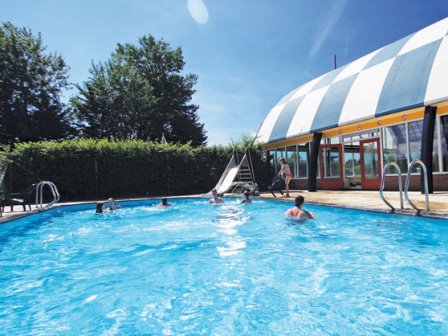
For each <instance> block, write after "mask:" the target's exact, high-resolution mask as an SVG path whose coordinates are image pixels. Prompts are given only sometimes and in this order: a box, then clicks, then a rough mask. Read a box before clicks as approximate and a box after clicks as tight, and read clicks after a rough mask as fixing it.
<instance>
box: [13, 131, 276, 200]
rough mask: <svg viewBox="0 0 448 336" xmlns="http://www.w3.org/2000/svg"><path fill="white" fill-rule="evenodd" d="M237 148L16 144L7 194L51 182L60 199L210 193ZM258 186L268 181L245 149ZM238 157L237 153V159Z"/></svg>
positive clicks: (257, 156)
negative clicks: (42, 181) (35, 183)
mask: <svg viewBox="0 0 448 336" xmlns="http://www.w3.org/2000/svg"><path fill="white" fill-rule="evenodd" d="M234 149H240V148H239V147H238V145H233V146H227V147H222V146H214V147H196V148H193V147H191V146H190V145H172V144H158V143H153V142H144V141H140V140H127V141H108V140H92V139H81V140H67V141H63V142H59V143H56V142H35V143H22V144H18V145H17V146H16V147H15V148H14V150H13V151H12V152H11V153H10V155H9V159H10V160H11V161H12V163H11V164H10V165H9V171H8V173H7V174H6V181H5V182H6V183H5V187H6V191H7V192H11V191H14V192H16V191H19V190H21V189H23V188H25V187H26V186H28V185H30V184H31V183H34V182H37V181H39V180H50V181H52V182H54V183H55V184H56V185H57V187H58V189H59V191H60V193H61V196H62V200H64V201H69V200H86V199H99V198H106V197H110V196H112V197H139V196H159V195H188V194H197V193H204V192H207V191H209V190H210V189H211V188H213V186H214V185H215V184H216V182H217V181H218V180H219V178H220V176H221V174H222V172H223V171H224V169H225V167H226V165H227V163H228V161H229V159H230V157H231V155H232V151H233V150H234ZM250 151H251V156H252V161H253V165H254V170H255V176H256V178H257V182H258V184H259V186H260V187H261V188H265V187H266V185H267V183H269V181H270V178H271V172H270V171H269V167H268V165H267V163H265V162H263V161H262V160H261V149H260V147H258V146H252V148H251V149H250ZM241 155H242V154H240V157H241Z"/></svg>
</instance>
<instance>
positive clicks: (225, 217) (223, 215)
mask: <svg viewBox="0 0 448 336" xmlns="http://www.w3.org/2000/svg"><path fill="white" fill-rule="evenodd" d="M245 209H246V207H244V206H241V205H240V204H235V205H233V204H230V205H227V204H226V205H222V206H221V207H220V209H219V213H218V215H217V216H216V219H217V221H218V223H217V224H216V226H217V227H218V232H220V233H222V234H223V235H224V237H223V243H224V244H225V246H218V247H217V248H216V250H217V251H218V253H219V255H220V256H221V257H229V256H234V255H236V254H238V253H239V252H240V250H242V249H244V248H245V247H246V242H245V241H244V239H243V238H241V237H240V236H238V230H237V227H238V226H240V225H244V224H245V223H246V222H247V221H248V220H249V219H250V216H248V215H245Z"/></svg>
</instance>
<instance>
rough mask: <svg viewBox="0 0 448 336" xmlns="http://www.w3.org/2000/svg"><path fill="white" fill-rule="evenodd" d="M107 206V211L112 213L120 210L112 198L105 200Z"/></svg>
mask: <svg viewBox="0 0 448 336" xmlns="http://www.w3.org/2000/svg"><path fill="white" fill-rule="evenodd" d="M107 205H108V206H109V210H110V211H114V210H117V209H120V208H121V206H120V205H118V204H117V203H115V200H114V199H113V198H109V199H108V200H107Z"/></svg>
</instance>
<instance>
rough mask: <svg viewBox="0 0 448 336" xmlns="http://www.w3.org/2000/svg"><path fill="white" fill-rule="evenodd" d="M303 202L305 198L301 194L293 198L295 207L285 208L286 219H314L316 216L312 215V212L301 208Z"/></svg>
mask: <svg viewBox="0 0 448 336" xmlns="http://www.w3.org/2000/svg"><path fill="white" fill-rule="evenodd" d="M304 202H305V198H304V197H303V196H297V197H296V198H295V200H294V205H295V207H294V208H291V209H288V210H286V212H285V216H286V217H287V218H288V219H294V220H299V221H303V220H306V219H315V218H316V216H314V214H312V213H311V212H308V211H306V210H304V209H302V206H303V203H304Z"/></svg>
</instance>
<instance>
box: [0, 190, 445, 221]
mask: <svg viewBox="0 0 448 336" xmlns="http://www.w3.org/2000/svg"><path fill="white" fill-rule="evenodd" d="M266 195H270V194H267V193H262V194H260V196H257V198H259V199H264V200H272V201H277V202H288V203H290V204H292V201H293V200H294V198H293V197H290V198H271V197H267V196H266ZM239 196H241V195H240V194H227V195H226V196H225V197H239ZM205 197H207V196H204V194H200V195H198V194H196V195H180V196H169V197H168V196H167V198H169V199H170V198H171V199H174V198H205ZM160 199H161V196H157V197H135V198H125V199H119V198H118V199H116V201H117V202H135V201H150V200H160ZM98 202H104V200H103V199H101V200H88V201H77V202H64V203H57V204H55V205H53V206H52V207H51V208H50V209H55V208H60V207H64V206H75V205H86V204H96V203H98ZM306 203H307V204H313V205H319V206H329V207H334V208H340V209H348V210H350V209H351V210H360V211H369V212H375V213H383V214H391V215H401V216H409V217H423V218H432V219H439V220H448V215H445V214H440V213H437V212H432V211H430V212H429V213H427V212H422V213H421V214H420V216H416V214H415V210H409V209H407V210H400V209H397V210H396V211H395V212H391V211H390V210H388V209H379V208H374V207H368V206H356V205H343V204H339V203H326V202H316V201H313V200H307V201H306ZM46 210H48V209H45V210H39V209H37V208H35V209H32V210H31V211H25V212H24V211H21V212H14V213H11V212H8V213H7V216H2V217H0V225H1V224H4V223H7V222H10V221H13V220H16V219H20V218H24V217H28V216H31V215H34V214H37V213H41V212H44V211H46Z"/></svg>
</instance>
